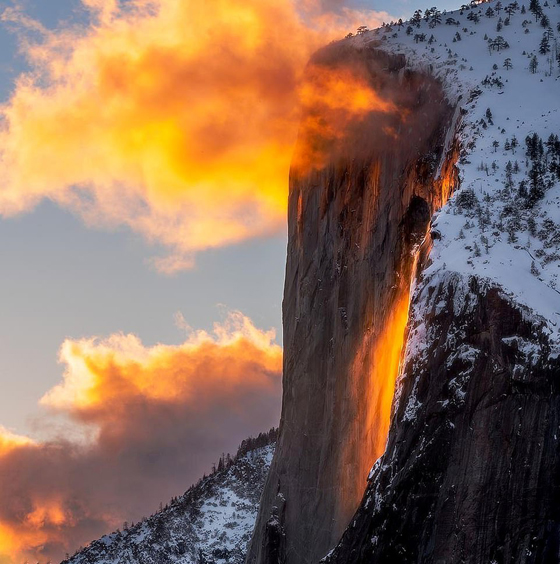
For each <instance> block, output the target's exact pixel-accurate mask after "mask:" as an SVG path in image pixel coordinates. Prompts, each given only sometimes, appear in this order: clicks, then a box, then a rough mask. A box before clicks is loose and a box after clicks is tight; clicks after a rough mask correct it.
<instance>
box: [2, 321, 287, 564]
mask: <svg viewBox="0 0 560 564" xmlns="http://www.w3.org/2000/svg"><path fill="white" fill-rule="evenodd" d="M183 323H184V321H183ZM274 338H275V335H274V331H272V330H271V331H261V330H260V329H257V328H256V327H255V326H254V325H253V323H252V322H251V321H250V320H249V319H248V318H247V317H245V316H243V315H242V314H241V313H239V312H231V313H229V314H228V316H227V317H226V319H225V320H224V321H223V322H222V323H217V324H215V325H214V329H213V331H212V332H205V331H193V330H190V331H189V334H188V336H187V338H186V340H185V342H184V343H182V344H180V345H176V346H170V345H162V344H158V345H155V346H151V347H148V346H145V345H144V344H142V342H141V341H140V339H139V338H138V337H137V336H135V335H124V334H115V335H111V336H109V337H108V338H106V339H98V338H92V339H80V340H70V339H68V340H66V341H65V342H64V343H63V344H62V346H61V348H60V353H59V357H60V362H61V364H62V365H63V366H64V368H65V370H64V377H63V380H62V382H61V383H60V384H59V385H58V386H56V387H54V388H53V389H52V390H50V391H49V392H48V393H47V394H46V395H45V396H44V397H43V399H42V400H41V403H42V404H43V405H44V406H45V407H47V408H48V409H50V410H51V411H52V412H53V414H55V415H56V414H63V415H65V416H66V417H67V418H68V419H69V421H70V422H71V423H72V424H73V426H74V427H76V426H78V427H81V428H85V429H89V430H91V429H94V430H95V432H94V433H92V437H90V438H89V439H88V440H84V441H75V440H74V441H72V440H68V439H64V438H60V437H53V438H52V440H50V441H45V442H34V441H32V440H30V439H28V438H26V437H20V436H17V435H14V434H13V433H10V432H9V431H7V430H6V429H0V481H1V483H2V485H3V487H2V488H1V489H0V562H2V563H3V564H4V563H5V562H20V561H23V560H24V559H26V558H27V559H29V560H31V559H34V560H35V561H37V560H40V561H43V562H44V561H45V560H46V559H48V558H51V559H53V560H56V559H57V558H58V559H60V558H61V557H63V556H64V554H65V553H66V552H70V553H71V552H73V551H74V550H75V549H77V548H78V547H79V546H80V545H82V544H86V543H87V542H88V541H91V540H93V539H94V538H96V537H98V536H101V535H102V534H104V533H106V532H108V531H110V530H113V529H114V528H116V527H120V526H121V525H122V523H123V521H125V520H127V521H131V520H138V519H139V518H141V517H142V516H143V515H148V514H150V513H152V512H153V511H154V510H155V509H157V507H158V504H159V503H160V502H161V501H164V502H165V501H167V500H168V499H169V498H171V497H172V496H175V495H178V494H180V493H182V492H183V491H184V490H185V489H186V488H187V487H188V486H189V485H190V484H191V483H192V482H193V481H195V480H196V479H197V478H199V477H200V476H202V474H203V473H204V472H207V471H208V469H209V468H210V465H211V463H212V462H213V461H215V460H216V459H217V457H218V456H219V454H220V453H222V452H226V451H228V450H229V451H232V450H234V449H235V448H236V446H237V445H238V444H239V443H240V442H241V440H242V439H243V438H245V437H246V436H248V435H250V434H256V433H258V432H259V431H261V430H263V429H267V428H270V427H271V426H273V425H277V424H278V421H279V417H280V396H281V365H282V350H281V348H280V347H279V346H278V345H277V344H275V343H274ZM90 434H91V433H90ZM139 492H142V495H139Z"/></svg>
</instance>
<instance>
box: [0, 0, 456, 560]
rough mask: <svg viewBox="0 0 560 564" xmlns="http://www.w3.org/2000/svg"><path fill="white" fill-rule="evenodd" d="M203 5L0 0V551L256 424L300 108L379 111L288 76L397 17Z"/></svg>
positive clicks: (136, 505)
mask: <svg viewBox="0 0 560 564" xmlns="http://www.w3.org/2000/svg"><path fill="white" fill-rule="evenodd" d="M208 4H209V3H200V2H188V1H186V0H129V1H128V2H124V3H122V4H121V3H120V2H119V1H118V0H81V1H80V0H24V1H8V2H6V1H5V0H4V1H0V9H1V13H2V21H1V22H0V97H1V100H2V104H3V105H2V106H1V108H0V109H1V116H0V117H1V119H2V121H1V129H0V262H1V264H2V275H1V276H0V295H2V296H4V299H3V300H2V302H1V306H0V307H1V312H0V384H1V385H2V390H3V393H2V394H1V395H0V483H2V482H6V481H8V480H9V483H10V487H9V488H6V487H5V483H2V487H1V488H0V564H6V563H12V562H15V561H17V559H21V558H23V557H30V558H38V559H41V558H43V559H44V558H47V557H53V558H56V557H57V555H60V554H61V552H62V551H66V550H70V551H71V550H72V547H74V548H75V547H77V546H79V545H80V544H84V543H85V542H87V541H88V540H92V539H93V538H95V537H96V536H99V535H100V534H102V533H103V532H106V531H109V530H112V528H115V527H116V526H118V525H119V524H120V523H122V521H123V520H129V521H130V520H134V519H138V518H139V517H140V516H141V515H142V514H146V513H149V512H150V508H155V507H157V505H158V504H159V501H162V500H163V501H165V500H166V499H168V498H169V497H171V496H172V495H177V494H179V493H181V492H182V491H183V490H184V489H186V488H187V487H188V486H189V485H190V483H192V482H193V481H194V480H195V479H196V478H197V477H198V476H200V475H201V474H202V472H203V471H205V469H208V468H209V467H210V464H211V462H212V461H213V460H215V459H216V458H217V457H218V456H219V454H220V453H221V452H223V451H234V450H235V448H236V446H237V445H238V444H239V442H240V441H241V440H242V439H243V438H245V437H246V436H247V435H248V434H256V433H258V432H259V431H261V430H265V429H267V428H268V427H270V426H272V425H275V424H277V422H278V418H279V413H280V395H281V388H280V383H281V344H282V343H281V302H282V287H283V275H284V267H285V252H286V205H287V176H288V169H289V164H290V160H291V155H292V148H293V143H294V140H295V136H296V134H297V131H298V127H299V115H300V114H299V109H300V108H301V107H303V108H305V106H306V105H309V106H311V107H316V106H318V105H324V107H325V108H326V110H328V111H332V112H335V113H336V114H337V115H338V116H340V115H342V116H343V117H344V118H345V119H346V117H348V116H350V117H353V116H359V115H361V113H362V112H364V111H370V110H371V107H370V106H371V104H378V103H379V100H376V97H375V95H374V94H375V93H370V92H368V91H367V87H366V86H365V85H364V84H362V83H361V82H360V80H359V79H358V78H357V77H352V76H344V77H343V80H342V81H341V77H337V76H330V75H329V74H328V73H318V74H315V75H313V76H314V78H313V80H314V81H316V82H314V83H313V84H305V81H304V80H303V74H302V73H303V69H304V68H305V64H306V62H307V61H308V58H309V56H310V54H311V53H313V52H314V51H315V50H316V49H317V48H318V47H320V46H321V45H323V44H325V43H328V41H330V40H331V39H336V38H339V37H341V36H342V35H344V34H345V33H346V32H347V31H350V30H352V29H355V28H356V27H357V25H361V24H363V23H365V24H368V25H370V26H374V25H379V24H380V23H381V22H382V21H386V20H389V19H390V16H389V15H388V14H389V13H390V14H391V15H392V16H394V17H399V16H406V15H407V14H410V13H411V12H412V11H413V9H415V8H416V6H411V5H410V4H409V3H408V2H405V1H402V2H388V1H379V2H376V3H375V4H371V3H365V2H361V3H360V4H354V5H348V6H344V5H342V4H340V3H338V2H332V1H331V2H328V1H327V2H323V3H318V2H314V1H312V0H309V1H306V2H302V3H301V6H300V5H298V6H297V7H295V6H294V5H293V4H292V3H291V2H290V1H289V0H268V1H267V2H262V1H261V0H259V1H256V0H245V1H244V2H241V3H240V2H231V1H225V0H211V2H210V4H212V6H211V8H210V7H209V6H208ZM439 7H440V8H446V7H450V6H443V5H441V4H440V6H439ZM208 10H210V11H211V13H212V18H208ZM286 37H290V41H289V42H287V41H286V40H285V38H286ZM302 84H303V85H302ZM341 85H342V86H343V87H344V89H345V90H344V96H343V97H342V98H341V97H340V96H334V97H332V98H327V97H325V96H324V94H323V91H324V90H332V91H333V92H335V93H336V92H339V91H340V88H342V86H341ZM317 86H320V87H321V90H318V88H317ZM326 86H328V88H325V87H326ZM364 101H365V102H364ZM364 104H365V105H364ZM304 126H309V127H317V124H314V123H313V124H305V125H304ZM304 126H302V127H304ZM36 468H41V469H44V468H49V469H51V470H52V471H51V472H46V471H45V472H41V474H40V475H37V472H36V470H35V473H33V469H36ZM131 476H132V478H131ZM125 484H130V485H129V486H126V487H125ZM101 488H103V492H104V493H103V495H99V491H100V489H101ZM139 490H142V491H144V492H149V494H147V495H145V496H143V497H142V498H141V499H138V497H139V496H138V495H137V491H139ZM152 510H153V509H152Z"/></svg>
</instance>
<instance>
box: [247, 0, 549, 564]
mask: <svg viewBox="0 0 560 564" xmlns="http://www.w3.org/2000/svg"><path fill="white" fill-rule="evenodd" d="M525 13H526V9H525V8H523V9H521V10H520V5H519V4H517V3H512V4H510V5H507V6H504V5H502V4H501V3H497V2H494V3H488V4H480V5H476V4H474V3H473V4H472V6H468V7H465V8H463V9H462V10H460V11H457V12H451V13H447V14H445V13H444V14H442V13H441V12H439V11H438V10H437V9H435V8H434V9H430V10H428V11H427V12H426V13H425V14H424V17H421V15H418V16H415V17H414V18H413V19H412V20H411V21H410V22H405V23H404V24H397V23H393V24H389V25H387V26H384V28H382V29H380V30H376V31H374V32H371V33H365V34H363V35H360V36H359V37H355V38H351V39H348V40H346V41H345V42H342V43H341V44H339V45H337V46H335V47H331V48H330V52H331V57H330V58H329V57H328V56H327V55H325V53H322V54H320V55H319V58H318V61H319V63H321V64H327V65H336V64H341V61H343V63H344V64H350V65H352V66H355V65H357V64H358V65H361V68H365V69H367V73H368V74H369V76H370V78H371V84H372V85H373V87H374V88H375V90H376V91H377V92H379V93H380V95H381V96H382V97H383V98H385V99H391V100H393V101H394V102H395V106H396V110H395V111H394V112H393V114H389V115H388V114H382V115H380V114H375V113H374V115H375V118H374V119H364V120H362V121H361V122H360V123H359V124H357V125H356V124H354V125H353V126H352V127H350V128H347V129H346V131H345V135H344V140H343V141H341V142H339V145H338V146H337V147H336V150H330V151H329V152H328V154H327V155H326V157H325V155H324V154H321V155H320V157H321V158H319V159H317V160H316V166H315V167H311V169H310V170H306V171H305V174H302V172H301V169H300V167H299V166H295V167H294V171H293V173H292V178H291V185H290V207H289V243H288V261H287V269H286V286H285V295H284V331H285V333H284V343H285V361H284V362H285V364H284V396H283V410H282V420H281V425H280V438H279V444H278V449H277V452H276V454H275V458H274V460H273V463H272V466H271V471H270V474H269V477H268V480H267V484H266V486H265V490H264V494H263V499H262V502H261V508H260V511H259V517H258V519H257V526H256V529H255V533H254V536H253V540H252V544H251V547H250V551H249V555H248V562H249V563H250V564H252V563H254V562H256V563H259V564H260V563H267V564H272V563H288V564H291V563H293V564H296V563H297V564H300V563H310V562H317V561H318V560H319V559H320V558H321V557H322V556H323V555H324V554H326V553H327V551H328V550H329V549H331V548H332V547H333V546H335V544H336V543H337V542H338V539H337V536H338V535H339V534H340V533H341V532H342V530H343V529H344V528H345V526H346V525H347V524H348V528H347V529H346V530H345V531H344V534H343V536H342V539H341V540H340V542H339V544H338V545H337V546H336V548H335V549H334V550H333V551H332V552H331V553H330V554H329V556H328V557H327V558H326V560H325V562H328V563H335V562H336V563H338V564H342V563H345V564H350V563H352V564H353V563H361V562H363V563H365V562H376V563H383V562H387V563H408V562H411V563H412V562H415V563H416V562H421V563H432V562H434V563H435V562H440V563H441V562H445V563H454V562H468V563H471V562H472V563H473V564H474V563H478V562H496V563H499V562H558V561H559V560H560V552H559V551H560V548H559V547H560V515H559V510H558V509H557V508H558V491H559V485H560V474H559V470H560V467H559V459H558V452H559V451H558V424H559V416H560V415H559V408H560V406H559V405H558V390H559V384H558V382H559V381H560V365H559V361H558V359H559V352H560V351H559V348H560V347H559V345H560V338H559V329H558V327H559V324H558V315H560V293H559V292H558V290H557V289H556V288H557V284H558V270H557V269H558V268H559V267H560V225H559V220H560V213H559V211H558V210H560V142H558V134H559V133H560V114H558V113H557V112H558V104H557V101H558V99H559V98H558V97H559V96H560V91H559V89H558V78H559V76H560V70H559V61H560V59H559V57H558V47H557V45H558V43H557V41H556V40H555V32H554V29H553V26H558V25H559V24H558V20H559V19H560V18H559V16H560V13H559V7H558V5H556V6H552V5H550V4H549V3H545V5H544V6H540V4H538V3H533V4H532V13H531V14H530V15H529V13H527V15H526V16H524V15H523V14H525ZM500 14H501V15H500ZM502 16H503V17H502ZM551 22H552V23H551ZM554 22H556V24H555V23H554ZM558 29H559V30H560V28H558ZM498 32H499V33H500V35H498V34H497V33H498ZM352 50H353V54H352V55H350V54H349V53H350V51H352ZM328 52H329V51H327V53H328ZM333 52H334V53H336V56H335V55H332V53H333ZM356 61H359V63H357V62H356ZM537 101H538V102H537ZM459 116H461V123H459ZM398 117H400V122H399V119H398ZM389 133H391V134H389ZM300 142H302V141H301V140H300ZM303 142H305V139H303ZM304 146H305V143H304ZM294 162H295V163H296V165H297V164H298V162H299V160H298V156H297V153H296V158H295V161H294ZM455 167H456V168H455ZM459 184H460V186H461V189H460V190H458V192H457V194H456V196H454V197H453V198H452V199H451V200H450V201H449V202H447V198H448V196H449V195H450V194H451V193H452V192H453V188H458V185H459ZM440 207H442V209H441V211H440V212H437V210H438V209H439V208H440ZM434 212H436V213H435V217H434V216H433V214H434ZM427 230H428V233H426V231H427ZM411 285H412V289H413V292H412V295H413V299H412V309H411V311H410V317H408V314H409V311H408V310H409V303H410V295H411V294H410V288H411ZM407 323H408V328H407V329H406V332H405V327H406V326H407ZM403 342H405V344H406V346H405V348H406V353H405V355H404V359H403V360H402V362H401V350H402V345H403ZM397 375H400V376H399V377H398V382H397V384H396V396H395V400H394V404H393V408H392V417H391V402H392V400H393V392H394V391H395V379H396V378H397ZM390 419H391V426H390V429H389V432H388V439H387V429H388V422H389V420H390ZM386 439H387V442H385V441H386ZM385 447H386V448H385ZM380 455H382V456H381V458H379V459H378V460H377V462H376V463H375V465H374V467H373V470H372V471H371V473H370V474H369V481H368V485H367V490H366V491H365V494H364V495H363V497H362V493H363V490H364V488H365V486H366V484H365V477H366V475H367V473H368V470H369V467H370V466H371V465H372V463H373V462H374V461H376V459H377V458H378V456H380ZM358 505H359V508H358V509H357V511H356V513H355V514H354V516H352V514H353V510H354V508H356V507H358Z"/></svg>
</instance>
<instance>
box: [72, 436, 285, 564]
mask: <svg viewBox="0 0 560 564" xmlns="http://www.w3.org/2000/svg"><path fill="white" fill-rule="evenodd" d="M274 446H275V445H274V443H272V444H268V445H266V446H263V447H260V448H255V449H253V450H250V451H248V452H246V454H244V455H243V456H240V457H239V458H236V459H235V461H234V462H233V464H232V465H231V466H229V467H226V468H225V469H224V470H219V471H217V472H216V473H214V474H211V475H210V476H208V477H207V478H204V479H203V480H201V481H200V482H199V483H198V484H197V485H196V486H193V488H191V489H190V490H188V491H187V492H186V493H185V494H184V495H183V496H181V497H180V498H178V499H176V500H173V501H172V502H171V503H170V504H169V505H168V506H166V507H165V508H164V509H162V510H161V511H159V512H158V513H156V514H154V515H153V516H152V517H149V518H148V519H146V520H143V521H142V522H140V523H138V524H137V525H134V526H131V527H130V528H129V529H127V530H125V531H122V532H115V533H112V534H110V535H106V536H104V537H102V538H101V539H100V540H98V541H94V542H92V543H91V544H90V545H89V546H88V547H86V548H85V549H83V550H82V551H80V552H78V553H77V554H76V555H74V556H73V557H72V558H71V559H70V560H69V561H67V564H87V563H91V562H95V564H159V563H160V562H168V563H169V564H199V562H201V561H205V562H210V561H211V562H213V563H214V564H241V563H242V562H244V559H245V553H246V548H247V545H248V542H249V540H250V537H251V534H252V532H253V527H254V524H255V520H256V516H257V511H258V504H259V500H260V496H261V493H262V489H263V487H264V481H265V478H266V475H267V473H268V469H269V467H270V464H271V462H272V457H273V454H274Z"/></svg>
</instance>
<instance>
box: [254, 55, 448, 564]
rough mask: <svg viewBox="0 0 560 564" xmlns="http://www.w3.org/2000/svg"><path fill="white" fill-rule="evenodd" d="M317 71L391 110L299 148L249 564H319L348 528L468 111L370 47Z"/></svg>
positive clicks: (380, 432)
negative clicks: (422, 254) (266, 450)
mask: <svg viewBox="0 0 560 564" xmlns="http://www.w3.org/2000/svg"><path fill="white" fill-rule="evenodd" d="M312 65H319V66H324V67H327V68H329V69H348V68H350V69H352V72H354V73H356V72H357V73H359V74H360V76H361V77H365V79H366V80H367V81H368V82H369V84H370V85H371V86H372V88H374V90H375V92H376V93H377V94H378V95H379V97H380V99H382V100H391V102H392V109H391V110H390V111H381V110H379V111H378V110H376V109H374V110H372V111H371V112H370V113H369V114H368V115H367V116H362V117H360V119H357V120H354V121H350V122H349V123H346V124H345V129H344V135H341V136H337V138H336V139H334V140H333V139H329V140H327V141H325V139H320V140H319V141H318V140H317V139H309V138H308V137H307V135H306V133H305V132H303V133H302V135H301V136H300V139H299V141H298V147H297V149H296V155H295V158H294V163H299V162H302V161H305V159H302V158H298V157H301V155H302V154H305V156H306V157H307V158H308V157H309V148H310V146H312V147H313V150H314V151H315V152H312V154H313V155H314V157H317V153H316V151H317V147H319V151H320V158H314V159H313V160H312V162H311V163H309V162H307V166H305V167H301V166H294V168H293V169H292V173H291V178H290V196H289V241H288V258H287V267H286V282H285V290H284V304H283V321H284V385H283V408H282V417H281V423H280V436H279V441H278V447H277V451H276V453H275V457H274V460H273V463H272V467H271V471H270V473H269V476H268V480H267V483H266V486H265V490H264V494H263V498H262V501H261V507H260V511H259V516H258V519H257V525H256V528H255V532H254V536H253V539H252V542H251V546H250V550H249V554H248V560H247V561H248V562H249V563H250V564H253V563H259V564H263V563H267V564H273V563H274V564H276V563H286V564H292V563H293V564H304V563H310V562H317V561H318V560H319V559H320V558H321V557H323V556H324V555H325V554H326V553H327V552H328V551H329V550H330V549H331V548H332V547H333V546H334V545H335V544H336V542H337V541H338V540H339V538H340V535H341V534H342V532H343V531H344V529H345V528H346V526H347V525H348V523H349V520H350V518H351V516H352V515H353V513H354V512H355V510H356V508H357V506H358V504H359V502H360V500H361V498H362V496H363V493H364V489H365V487H366V478H367V474H368V471H369V469H370V468H371V465H372V464H373V462H374V461H375V460H376V458H377V457H378V456H379V455H380V454H381V452H382V450H383V448H384V445H385V440H386V433H387V429H388V425H389V415H390V406H391V401H392V396H393V390H394V382H395V378H396V374H397V371H398V364H399V360H400V354H401V347H402V343H403V337H404V329H405V325H406V319H407V313H408V303H409V291H410V283H411V280H412V278H413V273H414V271H415V264H416V261H415V257H416V256H417V253H418V250H419V248H420V246H421V243H422V242H423V241H424V239H425V236H426V230H427V227H428V224H429V221H430V217H431V215H432V213H433V211H434V210H435V209H437V208H438V207H439V206H441V205H442V203H443V202H444V201H445V200H446V199H447V197H448V196H449V193H450V192H451V190H452V188H453V185H454V183H455V182H456V176H455V172H454V166H453V165H454V163H455V160H456V156H457V155H456V151H455V148H454V147H453V146H452V139H453V136H452V135H449V134H448V133H449V131H450V130H452V129H453V128H454V127H455V126H456V120H457V113H456V112H454V109H453V108H451V107H450V106H449V105H448V104H447V103H446V101H445V99H444V95H443V92H442V90H441V87H440V85H439V84H438V83H437V82H436V81H435V80H434V79H432V78H430V77H429V76H426V75H423V74H420V73H414V72H411V71H409V70H406V69H405V61H404V58H403V57H399V56H391V55H388V54H386V53H383V52H381V51H378V50H377V49H376V48H375V47H371V46H369V47H367V48H363V49H361V50H358V49H355V48H353V47H346V48H344V47H341V46H340V45H337V46H331V47H329V48H327V49H325V50H323V51H322V52H320V53H319V54H318V55H317V56H316V57H315V59H314V61H312ZM315 117H316V118H319V119H320V120H322V121H323V122H327V125H328V120H329V119H330V116H326V115H322V116H315ZM325 129H326V130H328V127H327V128H325ZM308 160H309V159H308Z"/></svg>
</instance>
